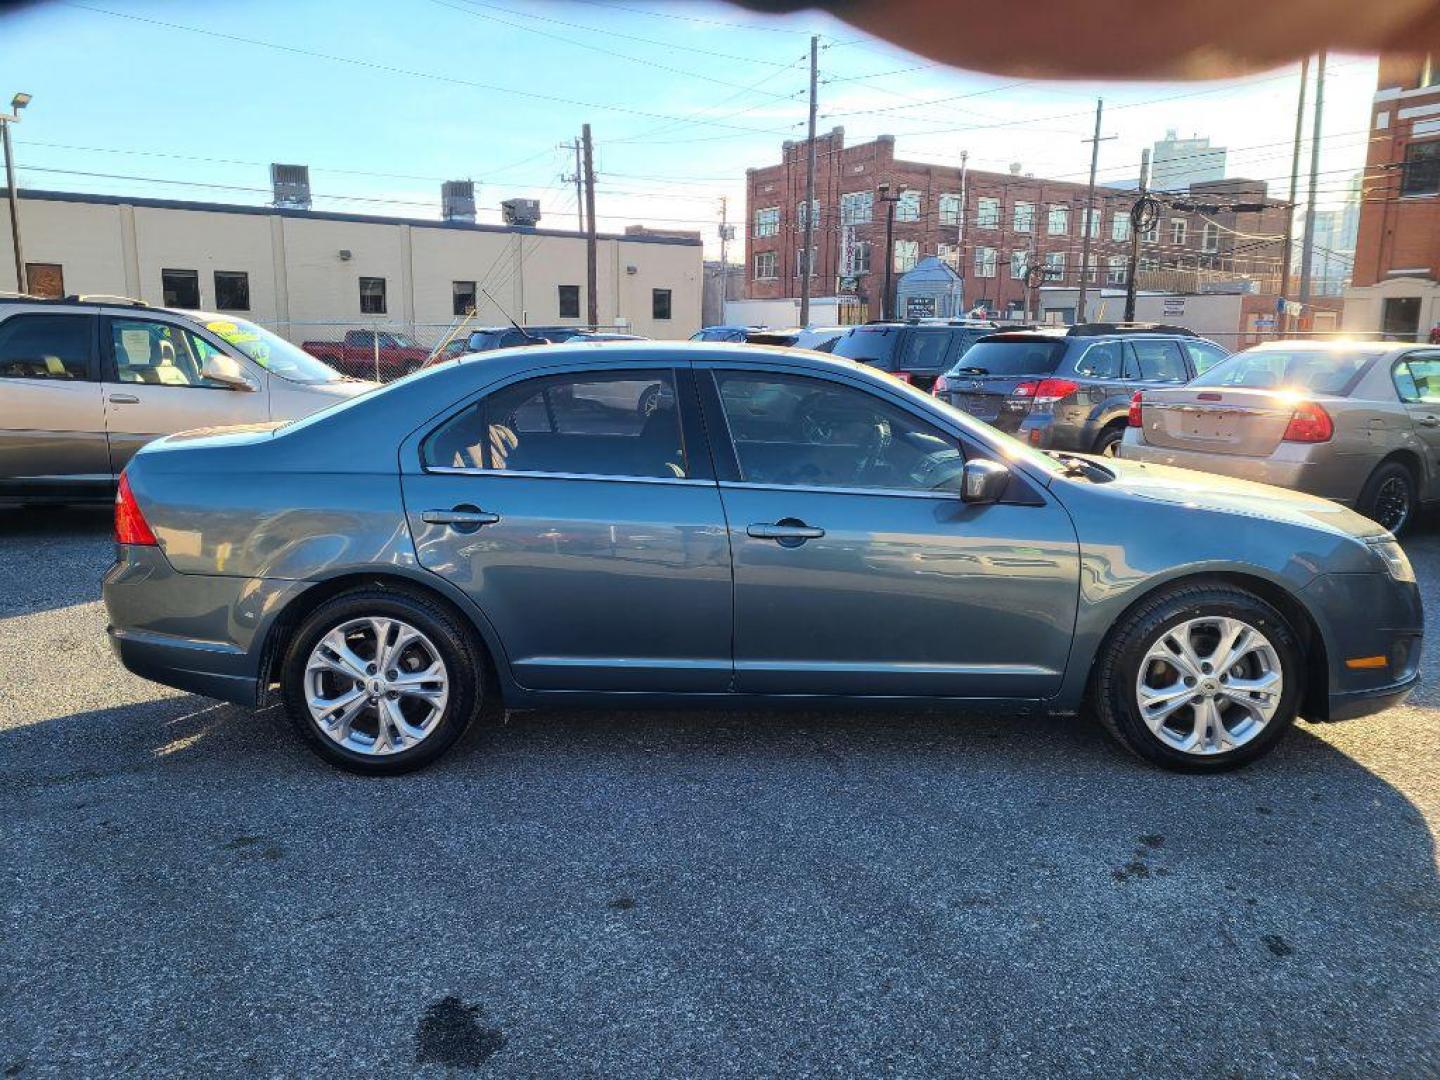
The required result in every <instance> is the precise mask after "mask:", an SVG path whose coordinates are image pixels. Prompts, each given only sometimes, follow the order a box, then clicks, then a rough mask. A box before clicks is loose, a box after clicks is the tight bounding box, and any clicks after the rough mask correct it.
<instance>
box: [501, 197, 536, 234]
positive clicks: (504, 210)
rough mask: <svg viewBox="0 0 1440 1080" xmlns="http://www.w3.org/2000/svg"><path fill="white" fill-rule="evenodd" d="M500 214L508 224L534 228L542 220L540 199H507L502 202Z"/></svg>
mask: <svg viewBox="0 0 1440 1080" xmlns="http://www.w3.org/2000/svg"><path fill="white" fill-rule="evenodd" d="M500 216H501V217H502V218H503V219H504V221H505V224H506V225H521V226H525V227H527V228H533V227H534V226H535V225H537V224H539V222H540V200H539V199H506V200H505V201H504V202H502V203H501V204H500Z"/></svg>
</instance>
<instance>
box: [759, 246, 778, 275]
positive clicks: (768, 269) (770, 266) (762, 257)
mask: <svg viewBox="0 0 1440 1080" xmlns="http://www.w3.org/2000/svg"><path fill="white" fill-rule="evenodd" d="M776 276H777V274H776V272H775V252H773V251H757V252H756V253H755V280H756V281H773V280H774V279H775V277H776Z"/></svg>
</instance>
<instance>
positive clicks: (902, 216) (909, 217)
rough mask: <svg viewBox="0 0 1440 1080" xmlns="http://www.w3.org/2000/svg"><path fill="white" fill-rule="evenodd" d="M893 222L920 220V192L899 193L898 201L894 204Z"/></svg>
mask: <svg viewBox="0 0 1440 1080" xmlns="http://www.w3.org/2000/svg"><path fill="white" fill-rule="evenodd" d="M895 220H896V221H919V220H920V192H918V191H909V190H907V191H902V192H900V201H899V202H897V203H896V204H895Z"/></svg>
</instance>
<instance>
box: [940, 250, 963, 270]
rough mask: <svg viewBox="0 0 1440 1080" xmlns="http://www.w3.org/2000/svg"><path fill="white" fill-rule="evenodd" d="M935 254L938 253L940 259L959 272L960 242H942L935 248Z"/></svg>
mask: <svg viewBox="0 0 1440 1080" xmlns="http://www.w3.org/2000/svg"><path fill="white" fill-rule="evenodd" d="M935 254H936V255H938V256H939V257H940V261H941V262H943V263H944V264H945V265H946V266H948V267H950V269H951V270H954V271H956V272H957V273H958V272H959V270H960V245H959V244H940V245H939V246H938V247H936V249H935Z"/></svg>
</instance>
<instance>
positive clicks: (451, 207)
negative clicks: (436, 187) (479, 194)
mask: <svg viewBox="0 0 1440 1080" xmlns="http://www.w3.org/2000/svg"><path fill="white" fill-rule="evenodd" d="M440 216H441V217H442V218H443V219H444V220H446V221H463V222H466V223H467V224H470V225H474V224H475V181H473V180H446V181H445V183H444V184H442V185H441V187H440Z"/></svg>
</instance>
